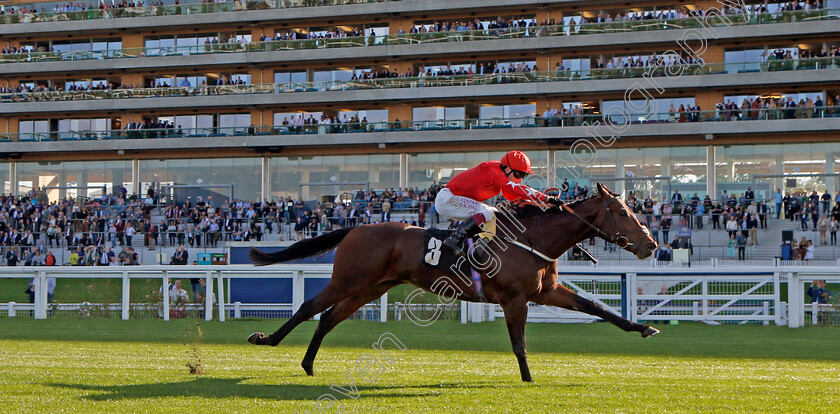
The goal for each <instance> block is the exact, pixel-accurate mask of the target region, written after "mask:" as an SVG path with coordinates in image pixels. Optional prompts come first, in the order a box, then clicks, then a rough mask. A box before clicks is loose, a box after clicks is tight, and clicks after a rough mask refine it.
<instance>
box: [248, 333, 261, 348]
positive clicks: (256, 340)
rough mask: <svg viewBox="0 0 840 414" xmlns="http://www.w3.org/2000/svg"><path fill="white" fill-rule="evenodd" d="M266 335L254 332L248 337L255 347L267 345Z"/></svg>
mask: <svg viewBox="0 0 840 414" xmlns="http://www.w3.org/2000/svg"><path fill="white" fill-rule="evenodd" d="M264 340H265V334H264V333H262V332H254V333H252V334H251V336H249V337H248V342H250V343H252V344H254V345H265V342H264Z"/></svg>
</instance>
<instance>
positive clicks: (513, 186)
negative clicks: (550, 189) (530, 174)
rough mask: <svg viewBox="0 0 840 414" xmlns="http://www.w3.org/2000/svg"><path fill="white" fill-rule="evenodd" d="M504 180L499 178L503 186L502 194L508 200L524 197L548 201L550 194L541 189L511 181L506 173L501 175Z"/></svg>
mask: <svg viewBox="0 0 840 414" xmlns="http://www.w3.org/2000/svg"><path fill="white" fill-rule="evenodd" d="M501 178H502V180H499V184H500V187H502V196H504V198H506V199H508V200H511V201H513V200H518V199H520V198H524V199H526V200H530V201H546V200H548V199H549V196H548V195H547V194H545V193H543V192H541V191H539V190H536V189H533V188H531V187H529V186H527V185H525V184H521V183H520V184H517V183H514V182H513V181H510V180H509V179H508V178H507V177H505V176H504V175H501Z"/></svg>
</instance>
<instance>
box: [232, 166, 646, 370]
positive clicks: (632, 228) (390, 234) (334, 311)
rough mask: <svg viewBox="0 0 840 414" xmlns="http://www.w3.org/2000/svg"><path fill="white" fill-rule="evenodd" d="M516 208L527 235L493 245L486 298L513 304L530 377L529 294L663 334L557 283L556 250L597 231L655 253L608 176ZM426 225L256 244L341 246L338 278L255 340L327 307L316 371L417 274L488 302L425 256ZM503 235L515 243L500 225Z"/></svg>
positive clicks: (515, 331) (301, 250)
mask: <svg viewBox="0 0 840 414" xmlns="http://www.w3.org/2000/svg"><path fill="white" fill-rule="evenodd" d="M513 209H514V210H515V215H514V217H515V218H516V220H517V221H518V222H519V223H518V225H519V226H521V227H520V228H524V232H523V234H522V235H521V237H520V238H518V239H519V240H523V241H524V243H523V242H519V244H518V245H516V246H514V245H512V244H507V246H506V247H507V248H505V249H502V248H500V246H498V245H497V246H493V248H492V251H493V252H494V253H495V254H496V255H497V256H498V258H499V260H498V268H496V269H494V270H495V274H494V275H493V276H492V277H488V275H487V274H486V273H483V274H482V276H481V281H482V282H483V285H484V298H486V302H488V303H497V304H499V305H501V307H502V309H503V310H504V314H505V321H506V323H507V328H508V334H509V335H510V341H511V344H512V345H513V353H514V354H515V355H516V358H517V361H518V362H519V370H520V374H521V377H522V381H528V382H530V381H531V373H530V370H529V369H528V362H527V358H526V352H525V320H526V318H527V315H528V302H529V301H531V302H534V303H537V304H540V305H550V306H557V307H561V308H566V309H572V310H575V311H580V312H584V313H588V314H590V315H594V316H597V317H600V318H602V319H604V320H606V321H608V322H611V323H612V324H614V325H616V326H618V327H619V328H621V329H623V330H624V331H627V332H633V331H635V332H640V333H641V336H642V337H643V338H647V337H649V336H653V335H656V334H657V333H659V331H658V330H657V329H656V328H653V327H651V326H649V325H644V324H639V323H635V322H632V321H629V320H627V319H625V318H623V317H621V316H619V315H616V314H614V313H613V312H610V311H607V310H605V309H604V308H602V307H601V306H600V305H598V304H597V303H595V302H593V301H592V300H589V299H586V298H583V297H581V296H580V295H578V294H576V293H575V292H573V291H572V290H570V289H568V288H566V287H565V286H563V285H562V284H559V283H557V267H556V264H557V262H556V260H557V258H559V257H560V255H562V254H563V252H565V251H566V250H568V249H569V248H571V247H572V246H574V245H575V244H577V243H579V242H581V241H583V240H586V239H588V238H590V237H601V238H602V239H604V240H606V241H608V242H612V243H616V245H618V246H619V247H621V248H623V249H624V250H627V251H629V252H631V253H633V254H635V255H636V257H638V258H639V259H644V258H647V257H649V256H650V255H651V254H653V250H654V249H655V247H656V242H655V241H654V240H653V239H652V238H651V237H650V233H649V232H648V230H647V228H646V227H644V226H643V225H642V224H641V223H639V221H638V220H637V219H636V215H635V214H633V212H632V211H631V210H630V209H629V208H628V207H627V205H626V204H625V203H624V202H623V201H622V200H621V199H620V198H619V197H618V195H617V194H614V193H612V192H610V191H609V190H608V189H607V188H606V187H604V186H603V185H602V184H600V183H599V184H598V186H597V194H594V195H593V196H591V197H590V198H587V199H584V200H579V201H575V202H573V203H570V204H566V205H562V206H551V207H546V206H542V207H538V206H535V205H528V204H520V205H515V206H514V207H513ZM497 217H498V220H499V228H500V229H501V228H503V227H505V226H507V228H508V229H510V228H512V227H514V226H517V223H512V221H513V219H512V218H511V217H510V216H509V215H506V214H497ZM424 233H425V229H423V228H420V227H416V226H410V225H407V224H403V223H379V224H369V225H363V226H358V227H348V228H343V229H340V230H336V231H333V232H331V233H328V234H325V235H322V236H318V237H315V238H311V239H306V240H301V241H299V242H297V243H295V244H293V245H291V246H289V247H288V248H286V249H285V250H282V251H279V252H277V253H271V254H268V253H263V252H261V251H259V250H257V249H255V248H251V252H250V257H251V259H252V260H253V261H254V263H256V264H257V265H267V264H272V263H278V262H284V261H288V260H293V259H298V258H303V257H309V256H313V255H316V254H319V253H323V252H327V251H329V250H331V249H333V248H335V247H336V246H338V248H337V250H336V253H335V263H334V265H333V273H332V278H331V280H330V282H329V284H328V285H327V286H326V287H325V288H324V290H322V291H321V292H320V293H318V295H316V296H315V297H314V298H312V299H310V300H308V301H306V302H304V303H303V304H302V305H301V307H300V309H298V311H297V312H295V314H294V315H292V317H291V318H290V319H289V320H288V321H287V322H286V323H285V324H284V325H283V326H282V327H280V329H278V330H277V331H276V332H274V333H272V334H271V335H268V336H265V335H264V334H263V333H262V332H255V333H253V334H252V335H251V336H250V337H248V342H250V343H252V344H255V345H272V346H276V345H277V344H279V343H280V341H282V340H283V338H285V337H286V335H288V334H289V332H291V331H292V330H293V329H294V328H295V327H296V326H298V325H299V324H300V323H301V322H303V321H306V320H309V319H310V318H312V317H313V316H315V315H317V314H319V313H321V312H324V311H326V312H324V313H323V314H322V315H321V319H320V321H319V322H318V327H317V328H316V329H315V334H314V336H313V337H312V340H311V341H310V343H309V347H308V349H307V350H306V355H305V356H304V358H303V362H302V363H301V366H302V367H303V369H304V371H306V374H307V375H314V370H313V363H314V361H315V356H316V354H317V353H318V349H319V348H320V346H321V341H322V340H323V339H324V337H325V336H326V335H327V334H328V333H329V332H330V331H331V330H332V329H333V328H335V326H336V325H338V324H339V323H340V322H342V321H344V320H345V319H347V318H349V317H350V316H352V315H353V314H354V313H356V311H357V310H358V309H359V308H360V307H362V306H363V305H365V304H366V303H369V302H371V301H373V300H375V299H377V298H379V297H380V296H382V294H384V293H385V292H387V291H388V290H390V289H391V288H393V287H394V286H397V285H401V284H404V283H410V284H412V285H414V286H417V287H419V288H422V289H424V290H426V291H429V292H433V293H441V291H440V289H439V288H435V285H436V283H437V284H438V285H439V283H440V281H441V280H444V279H446V280H449V281H450V282H451V283H454V284H456V285H457V286H453V288H452V289H448V290H447V295H446V296H448V297H452V298H455V299H460V300H466V301H471V302H482V301H483V300H482V299H481V298H480V295H479V294H477V293H476V292H475V290H474V289H473V287H472V286H471V285H470V284H469V280H463V279H460V278H456V277H451V276H452V275H451V274H449V273H447V272H445V271H443V270H439V269H437V268H433V267H431V266H429V265H427V264H426V263H425V262H424V247H425V246H424ZM496 239H505V240H507V241H511V243H513V242H516V240H512V239H510V238H509V237H507V236H503V235H502V234H501V232H500V233H499V234H498V235H497V236H496ZM502 241H504V240H502ZM493 244H495V243H491V245H493Z"/></svg>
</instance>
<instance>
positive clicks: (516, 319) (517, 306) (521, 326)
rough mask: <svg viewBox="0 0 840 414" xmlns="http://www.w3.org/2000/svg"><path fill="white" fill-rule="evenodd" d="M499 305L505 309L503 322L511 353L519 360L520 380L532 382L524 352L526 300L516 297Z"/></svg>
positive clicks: (526, 315)
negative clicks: (511, 347)
mask: <svg viewBox="0 0 840 414" xmlns="http://www.w3.org/2000/svg"><path fill="white" fill-rule="evenodd" d="M501 305H502V309H503V310H504V311H505V322H507V327H508V334H509V335H510V343H511V345H513V353H514V355H516V360H517V361H518V362H519V373H520V374H521V375H522V381H525V382H533V381H532V380H531V370H529V369H528V358H527V353H526V352H525V320H526V319H527V318H528V300H527V299H525V298H524V297H517V298H516V299H514V300H512V301H510V302H507V303H503V304H501Z"/></svg>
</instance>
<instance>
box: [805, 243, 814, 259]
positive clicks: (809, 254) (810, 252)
mask: <svg viewBox="0 0 840 414" xmlns="http://www.w3.org/2000/svg"><path fill="white" fill-rule="evenodd" d="M807 246H808V247H806V249H805V257H804V259H805V260H807V261H811V260H814V242H813V241H811V240H808V244H807Z"/></svg>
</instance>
